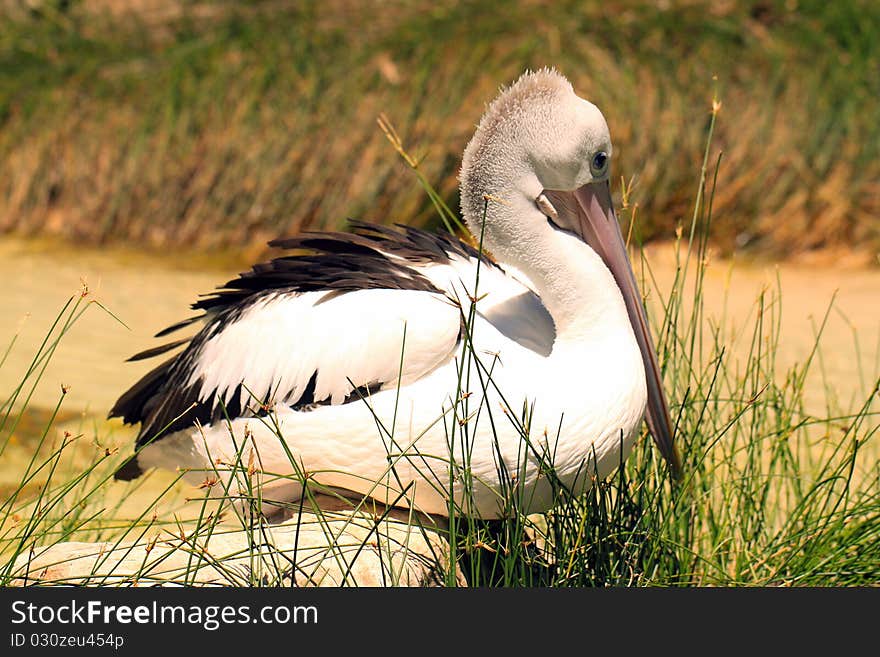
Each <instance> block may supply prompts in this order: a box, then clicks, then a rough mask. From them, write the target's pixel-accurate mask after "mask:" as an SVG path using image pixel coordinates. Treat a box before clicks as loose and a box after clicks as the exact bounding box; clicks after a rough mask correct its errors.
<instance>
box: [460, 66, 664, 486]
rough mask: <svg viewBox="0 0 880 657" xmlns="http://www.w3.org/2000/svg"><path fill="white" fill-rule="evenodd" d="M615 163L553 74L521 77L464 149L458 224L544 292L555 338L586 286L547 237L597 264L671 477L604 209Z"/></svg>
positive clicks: (659, 392) (648, 362)
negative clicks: (629, 341) (617, 305)
mask: <svg viewBox="0 0 880 657" xmlns="http://www.w3.org/2000/svg"><path fill="white" fill-rule="evenodd" d="M612 154H613V148H612V145H611V135H610V132H609V130H608V124H607V123H606V121H605V118H604V117H603V115H602V113H601V112H600V111H599V109H598V108H597V107H596V106H595V105H593V104H592V103H590V102H589V101H586V100H584V99H583V98H580V97H579V96H577V94H575V92H574V89H573V88H572V85H571V83H570V82H569V81H568V80H566V79H565V77H563V76H562V75H560V74H559V73H557V72H556V71H554V70H552V69H543V70H540V71H536V72H529V73H526V74H524V75H523V76H522V77H520V78H519V79H518V80H517V81H516V82H515V83H514V84H513V85H511V86H510V87H508V88H507V89H504V90H502V92H501V93H500V95H499V96H498V97H497V98H496V99H495V100H494V101H493V102H492V103H491V104H490V105H489V107H488V108H487V110H486V112H485V114H484V115H483V118H482V119H481V121H480V123H479V126H478V127H477V130H476V132H475V134H474V136H473V138H472V139H471V141H470V143H469V144H468V146H467V148H466V149H465V152H464V157H463V160H462V168H461V174H460V183H461V202H462V214H463V215H464V218H465V220H466V222H467V223H468V226H469V228H470V229H471V231H472V232H473V233H474V235H475V236H477V237H478V238H480V239H481V240H482V243H483V246H484V248H486V249H487V250H488V251H490V252H491V253H493V254H494V255H495V256H496V258H498V260H499V261H500V262H502V263H504V264H507V265H508V266H511V267H513V268H515V269H517V270H518V271H520V272H522V274H523V275H524V276H525V277H526V278H528V279H529V281H530V282H531V283H532V285H533V286H534V287H535V288H543V289H542V290H541V295H540V296H541V297H542V299H543V300H545V303H547V305H548V310H549V311H550V314H551V316H553V319H554V321H555V322H556V323H557V331H560V330H561V328H564V325H565V323H566V322H567V321H569V318H570V317H575V316H577V312H578V308H577V305H578V304H579V303H580V304H581V305H582V303H583V301H582V298H583V297H578V296H577V294H575V293H573V292H572V290H573V289H574V288H576V287H578V285H580V286H582V287H586V288H589V286H590V284H591V281H586V282H584V281H579V282H578V281H576V280H574V278H575V277H574V276H572V275H571V272H572V271H576V270H572V269H571V268H568V269H567V268H566V266H565V265H564V263H562V262H561V256H560V255H559V254H558V253H557V252H556V251H558V245H559V243H560V242H559V240H558V239H554V237H553V236H554V235H558V234H559V233H560V232H563V233H566V234H568V235H573V236H574V237H576V238H577V239H578V240H580V242H582V243H585V244H586V245H587V246H588V247H589V249H591V250H592V251H593V252H594V253H595V254H596V255H597V256H598V257H599V258H601V262H602V263H604V267H606V268H607V271H608V272H610V274H611V276H612V277H613V281H614V283H616V287H617V288H618V290H619V295H620V297H622V299H623V303H624V305H625V307H626V313H627V315H628V317H629V322H630V325H631V326H632V330H633V333H634V336H635V339H636V342H637V343H638V346H639V350H640V352H641V355H642V361H643V363H644V369H645V381H646V386H647V408H646V419H647V422H648V428H649V430H650V432H651V435H652V436H653V438H654V440H655V442H656V443H657V445H658V447H659V449H660V451H661V453H662V454H663V456H664V457H665V458H666V459H667V461H668V462H669V464H670V467H671V469H672V470H673V472H674V473H677V472H678V470H679V458H678V455H677V453H676V450H675V447H674V443H673V435H672V428H671V424H670V420H669V410H668V405H667V403H666V399H665V396H664V393H663V387H662V377H661V374H660V368H659V365H658V362H657V355H656V352H655V349H654V344H653V341H652V339H651V334H650V330H649V328H648V322H647V318H646V315H645V309H644V306H643V305H642V300H641V295H640V294H639V291H638V288H637V286H636V281H635V276H634V275H633V271H632V266H631V264H630V261H629V257H628V255H627V252H626V246H625V243H624V240H623V236H622V234H621V231H620V225H619V224H618V222H617V218H616V216H615V213H614V208H613V204H612V201H611V193H610V185H609V176H610V170H611V160H612ZM579 248H581V249H582V248H583V247H582V246H581V247H579ZM581 252H582V251H581ZM571 253H576V251H571ZM560 324H562V325H563V326H562V327H561V326H560Z"/></svg>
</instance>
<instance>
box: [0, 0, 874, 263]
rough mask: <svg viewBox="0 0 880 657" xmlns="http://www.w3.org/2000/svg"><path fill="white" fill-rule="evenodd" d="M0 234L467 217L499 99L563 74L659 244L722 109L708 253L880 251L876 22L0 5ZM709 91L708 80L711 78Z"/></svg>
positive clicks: (646, 7)
mask: <svg viewBox="0 0 880 657" xmlns="http://www.w3.org/2000/svg"><path fill="white" fill-rule="evenodd" d="M0 12H2V20H0V232H7V233H10V232H12V233H16V234H24V235H41V236H47V235H48V236H60V237H63V238H65V239H70V240H74V241H78V242H88V243H106V242H120V243H136V244H138V245H139V246H141V247H149V248H153V249H176V248H181V247H182V248H192V247H195V248H199V249H202V250H204V249H208V248H209V249H215V250H217V251H218V252H223V251H224V250H236V249H243V248H249V249H254V248H256V249H259V248H260V245H262V244H263V243H264V242H265V241H266V240H267V239H270V238H272V237H276V236H277V235H279V234H289V233H292V232H295V231H297V230H300V229H306V228H327V227H338V226H342V225H343V224H344V222H345V220H346V218H348V217H357V218H361V219H364V220H369V221H384V222H392V221H405V222H408V223H422V224H425V223H429V224H430V223H432V222H434V221H436V214H435V212H434V210H433V208H432V207H431V205H430V201H429V200H428V199H427V197H426V195H425V194H424V192H423V191H422V189H421V188H420V187H419V185H418V184H417V182H416V181H415V179H414V177H413V176H412V175H410V174H409V172H407V170H406V165H405V164H404V163H403V162H402V161H401V160H400V158H399V157H398V156H397V154H396V153H395V152H394V150H393V149H392V148H391V146H390V145H389V144H388V142H387V141H386V139H385V137H384V135H383V134H382V132H381V131H380V130H379V129H378V127H377V125H376V117H377V116H378V115H379V114H380V113H383V112H384V113H385V114H387V116H388V117H389V119H390V121H391V122H392V123H393V124H394V125H395V127H396V128H397V130H398V132H399V133H400V135H401V136H402V139H403V143H404V145H405V146H406V147H407V148H408V149H409V150H410V151H411V152H412V153H413V154H415V155H416V156H419V157H421V158H423V159H422V164H421V168H422V171H423V173H424V175H425V176H426V177H427V178H428V180H430V181H431V182H432V183H433V184H434V185H435V186H436V187H437V188H438V190H439V191H440V193H441V194H442V195H443V196H444V198H445V199H446V200H447V202H448V203H449V204H450V205H451V206H452V207H453V208H457V207H458V194H457V181H456V175H457V172H458V167H459V158H460V155H461V152H462V150H463V148H464V146H465V144H466V142H467V140H468V138H469V137H470V135H471V133H472V131H473V128H474V126H475V124H476V122H477V121H478V120H479V117H480V114H481V112H482V110H483V107H484V105H485V103H486V102H488V101H489V100H491V99H492V97H493V96H494V95H495V93H496V92H497V90H498V87H499V85H501V84H504V83H509V82H510V81H512V80H513V79H515V78H516V77H517V76H518V75H519V74H520V73H521V72H522V71H523V70H524V69H526V68H535V67H540V66H545V65H550V66H555V67H557V68H558V69H559V70H560V71H561V72H563V73H564V74H565V75H567V76H568V77H569V79H571V80H572V82H573V83H574V85H575V88H576V90H577V91H578V92H579V93H580V94H581V95H583V96H585V97H587V98H589V99H591V100H593V101H594V102H595V103H596V104H597V105H599V107H600V108H601V109H602V110H603V111H604V112H605V114H606V116H607V118H608V121H609V124H610V126H611V130H612V135H613V137H614V139H615V153H616V156H617V159H616V164H615V166H616V169H615V179H616V182H615V189H616V190H617V192H618V194H619V193H620V187H621V186H620V183H619V180H620V179H621V178H622V179H625V180H626V181H632V183H633V186H632V194H631V201H632V202H636V203H638V205H639V210H638V217H639V227H640V228H639V230H640V233H641V237H642V238H644V239H653V238H663V237H670V236H672V235H673V234H674V231H675V228H676V226H677V225H678V223H679V222H680V221H681V220H682V219H684V218H685V217H688V215H689V213H690V212H691V206H692V203H693V192H694V188H695V184H696V181H697V179H698V172H699V163H700V161H701V159H702V149H703V144H704V139H705V127H706V124H707V122H708V119H709V110H710V104H711V100H712V98H713V95H714V93H715V92H716V91H717V93H718V96H719V97H720V98H721V100H722V101H723V108H722V110H721V112H722V116H721V120H720V121H719V125H718V129H717V133H716V141H715V143H716V144H717V145H719V146H720V148H721V149H722V150H723V161H722V166H721V174H720V176H719V185H718V191H717V193H716V196H715V199H714V212H713V214H714V217H715V220H714V225H713V228H712V230H713V234H714V239H715V241H716V243H717V245H718V246H719V247H721V248H722V249H723V250H726V251H730V250H733V249H736V248H746V249H751V250H752V251H754V252H758V253H766V254H771V255H773V256H785V255H790V254H794V253H799V252H803V251H805V250H814V249H820V248H823V247H852V248H857V249H860V250H867V251H868V252H870V253H871V254H873V255H872V256H871V257H872V258H874V257H875V255H876V252H877V249H878V247H880V157H878V156H880V3H878V2H876V1H875V0H864V1H858V0H850V1H846V2H825V1H820V0H784V1H779V2H774V1H770V0H765V1H760V2H756V1H737V0H722V1H698V0H690V1H687V0H684V1H675V0H666V1H660V2H646V1H643V0H603V1H601V2H599V1H597V2H593V1H580V2H574V1H559V2H549V1H548V2H542V1H538V0H532V1H526V2H518V3H510V4H504V3H497V2H490V1H477V0H472V1H467V0H461V1H452V0H412V1H408V2H407V1H403V0H385V1H382V2H355V1H352V0H321V1H309V0H303V1H293V0H286V1H284V0H266V1H264V2H248V3H241V2H173V1H172V0H131V1H129V2H122V1H119V2H116V1H113V0H91V1H87V0H82V1H77V0H54V1H39V0H0ZM713 78H715V79H713Z"/></svg>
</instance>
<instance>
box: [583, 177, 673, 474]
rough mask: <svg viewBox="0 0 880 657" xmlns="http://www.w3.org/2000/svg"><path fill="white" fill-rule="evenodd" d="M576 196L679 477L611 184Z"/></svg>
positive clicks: (661, 443) (660, 443) (651, 418)
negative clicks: (618, 298)
mask: <svg viewBox="0 0 880 657" xmlns="http://www.w3.org/2000/svg"><path fill="white" fill-rule="evenodd" d="M574 197H575V199H576V200H577V204H578V206H579V207H578V212H577V215H578V220H579V224H580V226H579V229H580V232H581V236H582V237H583V239H584V241H585V242H586V243H587V244H589V245H590V246H591V247H592V248H593V250H594V251H595V252H596V253H598V254H599V257H601V258H602V260H603V261H604V262H605V265H606V266H607V267H608V269H610V270H611V274H612V275H613V276H614V280H615V281H617V286H618V287H619V288H620V292H621V294H622V295H623V301H624V303H625V304H626V312H627V314H628V315H629V321H630V323H631V324H632V328H633V333H635V336H636V341H637V342H638V344H639V349H640V350H641V352H642V360H643V361H644V363H645V379H646V382H647V386H648V410H647V413H646V418H645V419H646V420H647V422H648V429H649V430H650V432H651V435H652V436H653V437H654V442H655V443H657V447H659V448H660V453H661V454H662V455H663V457H664V458H665V459H666V461H667V462H668V463H669V467H670V469H671V471H672V473H673V476H675V477H677V476H678V475H679V473H680V471H681V461H680V459H679V456H678V452H677V451H676V449H675V443H674V442H673V435H672V425H671V423H670V421H669V406H668V405H667V403H666V397H665V395H664V394H663V378H662V376H661V374H660V366H659V365H658V363H657V352H656V351H655V349H654V341H653V340H652V339H651V331H650V329H649V328H648V320H647V317H646V315H645V307H644V305H643V304H642V298H641V295H640V294H639V289H638V287H637V286H636V278H635V275H634V274H633V269H632V265H631V264H630V261H629V256H628V255H627V252H626V244H625V243H624V241H623V235H622V234H621V232H620V224H619V223H618V222H617V217H616V216H615V214H614V206H613V204H612V202H611V188H610V185H609V184H608V181H605V180H603V181H600V182H595V183H589V184H587V185H584V186H583V187H581V188H580V189H578V190H577V191H575V192H574Z"/></svg>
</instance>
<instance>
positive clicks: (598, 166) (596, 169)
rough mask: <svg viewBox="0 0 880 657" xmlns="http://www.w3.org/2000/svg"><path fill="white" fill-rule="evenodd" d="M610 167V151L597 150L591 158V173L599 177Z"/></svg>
mask: <svg viewBox="0 0 880 657" xmlns="http://www.w3.org/2000/svg"><path fill="white" fill-rule="evenodd" d="M607 168H608V153H606V152H605V151H597V152H596V153H595V154H594V155H593V159H592V160H590V173H592V174H593V176H595V177H598V176H601V175H602V174H604V173H605V170H606V169H607Z"/></svg>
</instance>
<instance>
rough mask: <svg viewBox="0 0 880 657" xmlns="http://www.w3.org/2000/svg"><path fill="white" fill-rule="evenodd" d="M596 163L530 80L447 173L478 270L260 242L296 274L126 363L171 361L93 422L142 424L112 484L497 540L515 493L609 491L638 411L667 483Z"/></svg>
mask: <svg viewBox="0 0 880 657" xmlns="http://www.w3.org/2000/svg"><path fill="white" fill-rule="evenodd" d="M611 161H612V148H611V138H610V135H609V131H608V126H607V124H606V123H605V119H604V117H603V116H602V114H601V112H600V111H599V110H598V109H597V108H596V106H595V105H593V104H592V103H589V102H587V101H586V100H583V99H581V98H580V97H578V96H577V95H575V93H574V90H573V89H572V86H571V84H570V83H569V82H568V81H567V80H566V79H565V78H564V77H562V76H561V75H560V74H558V73H557V72H555V71H553V70H548V69H545V70H541V71H538V72H532V73H526V74H525V75H523V76H522V77H521V78H520V79H519V80H517V81H516V82H515V83H514V84H513V85H512V86H510V87H509V88H507V89H505V90H502V92H501V94H500V95H499V96H498V98H497V99H496V100H495V101H494V102H492V103H491V104H490V105H489V107H488V108H487V110H486V113H485V115H484V116H483V118H482V120H481V121H480V124H479V127H478V128H477V131H476V133H475V134H474V136H473V138H472V139H471V141H470V143H469V144H468V146H467V148H466V150H465V152H464V158H463V162H462V167H461V174H460V183H461V208H462V214H463V216H464V219H465V221H466V223H467V225H468V227H469V228H470V230H471V232H472V233H473V235H474V236H476V237H477V238H481V239H482V244H483V248H484V253H483V254H481V252H480V251H478V250H477V249H475V248H473V247H472V246H470V245H469V244H467V243H465V242H462V241H459V240H458V239H457V238H455V237H452V236H451V235H449V234H440V235H434V234H430V233H427V232H424V231H422V230H418V229H416V228H410V227H405V226H399V227H396V228H389V227H384V226H377V225H370V224H365V223H356V224H354V231H353V232H352V233H349V234H346V233H321V232H309V233H304V234H301V235H298V236H295V237H293V238H290V239H282V240H276V241H275V242H272V243H271V244H272V245H273V246H277V247H282V248H286V249H291V250H292V252H291V253H290V254H289V255H285V256H282V257H279V258H277V259H275V260H272V261H270V262H267V263H263V264H258V265H255V266H254V267H253V269H252V270H251V271H248V272H246V273H243V274H241V276H240V277H239V278H237V279H235V280H232V281H229V282H228V283H226V284H225V286H223V287H222V288H219V290H218V291H216V292H214V293H213V294H210V295H207V296H205V297H203V298H202V299H201V300H199V301H197V302H196V303H194V304H193V308H195V309H197V310H201V311H204V314H202V315H200V316H199V317H194V318H192V319H188V320H185V321H184V322H181V323H179V324H176V325H174V326H172V327H169V328H168V329H166V330H165V331H162V332H160V333H159V334H158V336H161V335H165V334H167V333H170V332H171V331H173V330H177V329H180V328H183V327H184V326H186V325H189V324H191V323H193V322H195V321H196V320H197V319H201V320H203V321H204V326H203V327H202V328H201V330H199V331H198V332H197V333H196V334H195V335H194V336H193V337H192V338H189V339H186V340H179V341H177V342H174V343H171V344H170V345H163V346H162V347H157V348H155V349H150V350H148V351H145V352H142V353H141V354H138V355H137V356H134V357H133V358H146V357H148V356H155V355H158V354H160V353H163V352H165V351H168V350H170V349H171V348H174V347H179V346H184V345H185V346H184V348H183V350H182V351H180V353H178V354H177V355H176V356H174V357H172V358H171V359H170V360H167V361H165V362H164V363H162V364H161V365H159V366H158V367H157V368H156V369H154V370H153V371H152V372H150V373H149V374H147V375H146V376H145V377H144V378H143V379H141V380H140V381H139V382H138V383H136V384H135V385H134V386H133V387H132V388H131V389H130V390H129V391H128V392H126V393H125V394H124V395H122V397H121V398H120V399H119V401H118V402H117V403H116V405H115V406H114V408H113V410H112V411H111V413H110V415H111V417H112V416H119V417H122V418H123V420H124V421H125V422H127V423H140V424H141V428H140V434H139V437H138V439H137V447H138V448H139V449H138V452H137V456H136V458H133V459H132V460H130V461H129V462H128V463H127V464H126V465H124V466H123V467H122V468H121V469H120V471H119V472H118V473H117V477H118V478H120V479H130V478H132V477H135V476H138V475H139V474H140V473H141V472H142V471H143V469H145V468H149V467H164V468H171V469H175V468H182V469H184V470H186V471H188V474H187V476H188V477H189V478H190V479H191V480H192V481H194V482H199V483H200V482H203V481H204V480H205V479H209V480H210V479H211V471H212V470H214V469H217V470H218V471H219V472H220V473H221V474H222V472H223V471H224V469H226V470H228V466H229V465H230V464H232V463H233V462H236V461H238V462H239V463H241V464H245V466H246V467H249V469H250V472H251V474H252V475H255V477H254V478H255V480H256V481H257V484H256V485H257V486H259V487H260V490H261V493H262V497H263V498H264V500H267V501H268V500H275V501H278V502H285V501H294V500H297V499H298V498H299V497H300V496H301V494H302V487H301V484H300V483H299V482H301V481H302V478H303V477H308V479H310V480H312V481H315V482H318V483H320V484H322V485H325V486H329V487H334V488H338V489H344V490H346V491H353V492H355V493H357V494H359V495H363V496H372V497H373V498H377V499H379V500H380V501H383V502H385V503H389V502H390V503H392V504H397V505H401V506H410V507H412V508H416V509H418V510H419V511H422V512H425V513H430V514H437V515H441V516H443V515H447V514H448V512H449V508H450V507H449V504H450V499H454V500H455V503H456V504H459V505H460V506H461V507H462V509H463V510H464V512H466V513H472V514H478V515H479V516H481V517H483V518H494V517H498V516H499V515H501V514H503V513H504V500H505V497H508V498H509V496H510V494H511V491H515V492H516V494H517V495H519V500H520V507H521V509H522V510H523V511H525V512H539V511H544V510H546V509H547V508H548V507H549V506H550V505H551V504H552V503H553V486H554V484H552V483H551V480H553V481H554V482H555V485H564V486H567V487H571V488H572V489H574V490H575V491H581V490H585V489H586V488H588V487H589V486H590V485H591V483H592V481H593V480H595V478H596V477H598V478H602V477H605V476H606V475H607V474H609V473H610V472H611V471H612V470H613V469H614V468H615V467H616V466H617V465H618V464H619V463H620V462H621V460H622V459H623V458H625V456H626V454H627V453H628V452H629V450H630V448H631V447H632V444H633V441H634V439H635V436H636V435H637V433H638V429H639V426H640V424H641V421H642V418H643V416H644V415H645V412H646V409H647V421H648V426H649V429H650V431H651V433H652V435H653V437H654V439H655V441H656V443H657V444H658V446H659V448H660V451H661V453H662V454H663V456H664V457H665V458H666V459H667V460H668V461H669V463H670V465H671V467H672V468H673V469H676V468H677V467H678V466H677V456H676V451H675V449H674V445H673V439H672V431H671V428H670V423H669V413H668V409H667V405H666V401H665V399H664V396H663V391H662V384H661V377H660V373H659V368H658V365H657V360H656V355H655V353H654V347H653V344H652V341H651V337H650V333H649V330H648V325H647V321H646V319H645V312H644V309H643V306H642V302H641V299H640V296H639V293H638V290H637V287H636V283H635V278H634V276H633V273H632V269H631V267H630V264H629V259H628V256H627V254H626V248H625V245H624V242H623V238H622V237H621V232H620V227H619V225H618V223H617V220H616V218H615V215H614V211H613V208H612V203H611V197H610V191H609V182H608V180H609V171H610V168H611ZM484 218H485V222H484ZM487 254H491V257H490V256H489V255H487ZM474 304H475V307H472V306H473V305H474ZM472 311H473V312H472ZM158 336H157V337H158ZM469 336H471V337H472V343H473V347H472V348H471V347H470V346H469V339H468V338H469ZM475 359H478V360H479V364H478V363H477V362H476V360H475ZM490 378H491V380H489V379H490ZM221 402H222V403H221ZM524 408H525V409H526V414H527V415H528V421H527V422H526V423H525V426H523V423H522V419H523V409H524ZM541 461H545V462H551V463H552V471H551V473H552V476H548V471H547V468H546V467H543V468H542V467H541ZM545 465H546V463H545ZM294 473H298V474H294ZM238 488H239V489H240V488H241V485H238ZM231 492H232V493H233V494H234V493H235V492H236V491H235V489H233V491H231ZM402 492H403V493H405V496H404V497H403V498H401V497H400V495H401V493H402ZM450 495H451V496H452V497H450Z"/></svg>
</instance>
